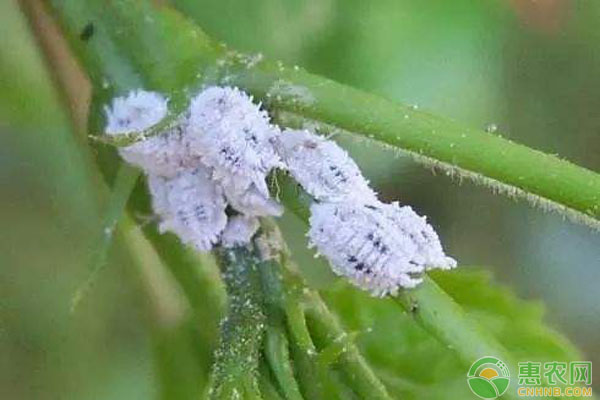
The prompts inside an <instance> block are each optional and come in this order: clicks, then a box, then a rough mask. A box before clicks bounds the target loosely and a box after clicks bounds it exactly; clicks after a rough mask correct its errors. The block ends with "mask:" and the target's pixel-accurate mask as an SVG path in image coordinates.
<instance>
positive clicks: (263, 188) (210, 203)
mask: <svg viewBox="0 0 600 400" xmlns="http://www.w3.org/2000/svg"><path fill="white" fill-rule="evenodd" d="M106 114H107V127H106V133H107V134H109V135H122V134H127V133H130V132H133V131H143V130H145V129H148V128H149V127H151V126H153V125H155V124H157V123H158V122H160V121H161V120H162V119H163V118H165V117H166V115H167V100H166V99H165V98H164V97H162V96H161V95H159V94H157V93H153V92H146V91H141V90H140V91H134V92H131V93H130V94H129V95H128V96H126V97H120V98H115V99H114V100H113V102H112V104H111V106H110V107H106ZM119 151H120V154H121V156H122V157H123V158H124V159H125V160H126V161H128V162H130V163H132V164H134V165H137V166H138V167H140V168H142V169H143V170H144V171H145V172H146V174H147V175H148V182H149V188H150V193H151V195H152V201H153V208H154V212H155V213H156V214H157V215H158V216H159V217H160V225H159V227H160V229H161V231H171V232H173V233H175V234H176V235H178V236H179V237H180V238H181V240H182V241H183V242H184V243H186V244H191V245H192V246H194V247H195V248H196V249H198V250H200V251H208V250H210V249H212V248H213V246H215V245H217V244H221V245H223V246H236V245H244V244H246V243H248V242H249V241H250V240H251V238H252V236H253V235H254V233H255V232H256V230H257V229H258V219H257V217H260V216H279V215H281V213H282V212H283V209H282V207H281V205H280V204H279V203H277V202H276V201H275V200H274V199H272V198H271V197H270V194H269V190H268V188H267V184H266V178H267V175H268V174H269V173H270V172H271V171H272V170H273V169H275V168H280V169H284V170H287V171H288V172H289V174H290V175H291V176H292V177H293V178H294V179H295V180H296V181H297V182H298V183H299V184H300V185H301V186H302V187H303V188H304V190H306V192H307V193H309V194H310V195H311V196H312V197H313V199H314V202H313V204H312V206H311V217H310V229H309V232H308V235H309V237H310V243H311V245H313V246H315V247H316V248H317V250H318V252H319V253H320V254H322V255H324V256H325V257H326V258H327V259H328V260H329V261H330V263H331V265H332V268H333V270H334V271H335V272H336V273H337V274H339V275H342V276H345V277H347V278H348V279H349V280H350V281H351V282H352V283H353V284H355V285H356V286H358V287H360V288H363V289H366V290H368V291H370V292H371V293H372V294H373V295H376V296H384V295H387V294H395V293H396V292H397V291H398V289H399V288H400V287H404V288H411V287H414V286H416V285H417V284H418V283H419V282H421V278H420V275H421V274H422V273H423V272H424V271H425V270H427V269H430V268H442V269H448V268H452V267H454V266H455V265H456V262H455V261H454V260H453V259H452V258H450V257H447V256H446V255H445V254H444V251H443V249H442V246H441V244H440V241H439V238H438V236H437V234H436V233H435V231H434V230H433V228H432V227H431V226H430V225H429V224H427V222H426V220H425V218H424V217H420V216H419V215H417V214H416V213H415V212H414V211H413V210H412V209H411V208H410V207H407V206H405V207H400V206H399V205H398V204H397V203H392V204H385V203H382V202H380V201H379V200H378V199H377V195H376V193H375V192H374V191H373V190H372V189H371V188H370V187H369V182H368V181H367V180H366V179H365V178H364V177H363V175H362V173H361V171H360V169H359V168H358V166H357V165H356V163H355V162H354V161H353V160H352V158H350V156H349V155H348V154H347V153H346V152H345V151H344V150H343V149H342V148H340V147H339V146H338V145H337V144H336V143H335V142H333V141H331V140H328V139H325V138H323V137H321V136H319V135H316V134H314V133H312V132H309V131H307V130H291V129H286V130H284V131H283V132H282V131H281V130H280V129H279V128H278V127H277V126H275V125H272V124H271V123H270V120H269V116H268V114H267V113H266V112H265V111H264V110H261V108H260V105H257V104H255V103H253V101H252V98H251V97H250V96H248V95H247V94H246V93H244V92H242V91H240V90H239V89H237V88H230V87H216V86H213V87H210V88H207V89H205V90H203V91H202V92H200V93H199V94H198V95H197V96H195V97H194V98H193V99H192V100H191V103H190V107H189V109H188V110H187V111H186V112H185V113H184V114H183V115H182V116H180V117H179V119H178V120H176V123H175V124H172V125H171V126H170V127H169V128H166V130H165V131H164V132H162V133H160V134H158V135H153V136H151V137H148V138H146V139H144V140H142V141H139V142H136V143H133V144H131V145H128V146H126V147H123V148H121V149H120V150H119ZM228 206H229V207H231V209H233V210H234V213H235V214H233V215H232V213H231V212H230V213H229V214H230V215H229V216H228V213H226V208H227V207H228Z"/></svg>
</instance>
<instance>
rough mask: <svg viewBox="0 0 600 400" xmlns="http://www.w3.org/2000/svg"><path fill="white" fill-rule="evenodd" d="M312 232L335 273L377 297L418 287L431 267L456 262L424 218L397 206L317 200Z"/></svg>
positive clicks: (316, 243)
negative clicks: (401, 289)
mask: <svg viewBox="0 0 600 400" xmlns="http://www.w3.org/2000/svg"><path fill="white" fill-rule="evenodd" d="M308 235H309V237H310V242H311V245H313V246H315V247H316V248H317V250H318V251H319V253H321V254H323V255H324V256H325V257H326V258H327V259H328V260H329V262H330V263H331V266H332V268H333V270H334V272H336V273H337V274H339V275H343V276H346V277H347V278H348V279H350V281H351V282H352V283H353V284H355V285H356V286H358V287H360V288H363V289H365V290H369V291H370V292H371V293H372V294H373V295H374V296H385V295H388V294H391V295H394V294H396V293H397V291H398V289H399V288H401V287H402V288H412V287H415V286H416V285H418V284H419V283H420V282H421V278H420V275H421V274H422V273H423V272H424V271H425V270H426V269H428V268H452V267H454V266H455V265H456V263H455V261H454V260H452V259H451V258H449V257H446V256H445V254H444V253H443V250H442V248H441V245H440V243H439V240H438V237H437V235H436V234H435V232H434V231H433V229H432V228H431V227H430V226H429V225H427V223H426V222H425V220H424V218H423V217H420V216H418V215H417V214H416V213H414V212H413V211H412V210H411V209H410V207H401V208H400V207H398V205H397V204H391V205H387V204H382V203H380V202H377V201H376V202H372V203H358V202H344V203H332V202H325V203H315V204H313V205H312V206H311V217H310V230H309V232H308Z"/></svg>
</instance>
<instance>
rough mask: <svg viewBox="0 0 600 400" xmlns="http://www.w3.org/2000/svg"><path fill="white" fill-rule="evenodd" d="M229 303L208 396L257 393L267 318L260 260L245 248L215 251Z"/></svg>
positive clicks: (227, 397)
mask: <svg viewBox="0 0 600 400" xmlns="http://www.w3.org/2000/svg"><path fill="white" fill-rule="evenodd" d="M218 260H219V265H220V267H221V274H222V276H223V280H224V282H225V286H226V288H227V294H228V298H229V304H228V307H227V315H226V317H225V319H224V320H223V321H222V322H221V335H220V343H219V345H218V348H217V350H216V352H215V363H214V365H213V373H212V377H211V381H212V382H211V388H210V390H209V395H210V396H211V398H214V399H230V398H235V394H236V392H237V393H239V394H244V395H245V396H248V397H249V398H252V397H253V396H258V398H260V394H259V393H260V391H259V387H258V381H257V376H258V365H259V359H260V348H261V346H262V341H263V334H264V331H265V323H266V317H265V313H264V310H263V308H264V299H263V295H262V287H261V282H260V272H259V270H258V265H259V262H260V260H259V259H258V258H257V257H256V255H255V254H254V252H253V251H251V250H249V249H247V248H245V247H236V248H233V249H221V250H219V251H218Z"/></svg>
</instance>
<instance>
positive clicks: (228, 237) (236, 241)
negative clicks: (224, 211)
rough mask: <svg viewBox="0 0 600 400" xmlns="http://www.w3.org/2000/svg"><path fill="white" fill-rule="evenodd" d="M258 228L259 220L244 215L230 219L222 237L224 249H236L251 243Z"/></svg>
mask: <svg viewBox="0 0 600 400" xmlns="http://www.w3.org/2000/svg"><path fill="white" fill-rule="evenodd" d="M258 227H259V222H258V219H257V218H253V217H247V216H243V215H236V216H233V217H230V218H229V221H228V222H227V226H226V227H225V230H224V231H223V235H222V236H221V244H222V245H223V246H224V247H234V246H239V245H244V244H247V243H250V240H251V239H252V236H254V234H255V233H256V231H257V230H258Z"/></svg>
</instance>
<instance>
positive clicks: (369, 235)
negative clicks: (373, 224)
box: [367, 232, 375, 240]
mask: <svg viewBox="0 0 600 400" xmlns="http://www.w3.org/2000/svg"><path fill="white" fill-rule="evenodd" d="M373 239H375V236H374V235H373V232H371V233H369V234H368V235H367V240H373Z"/></svg>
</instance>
